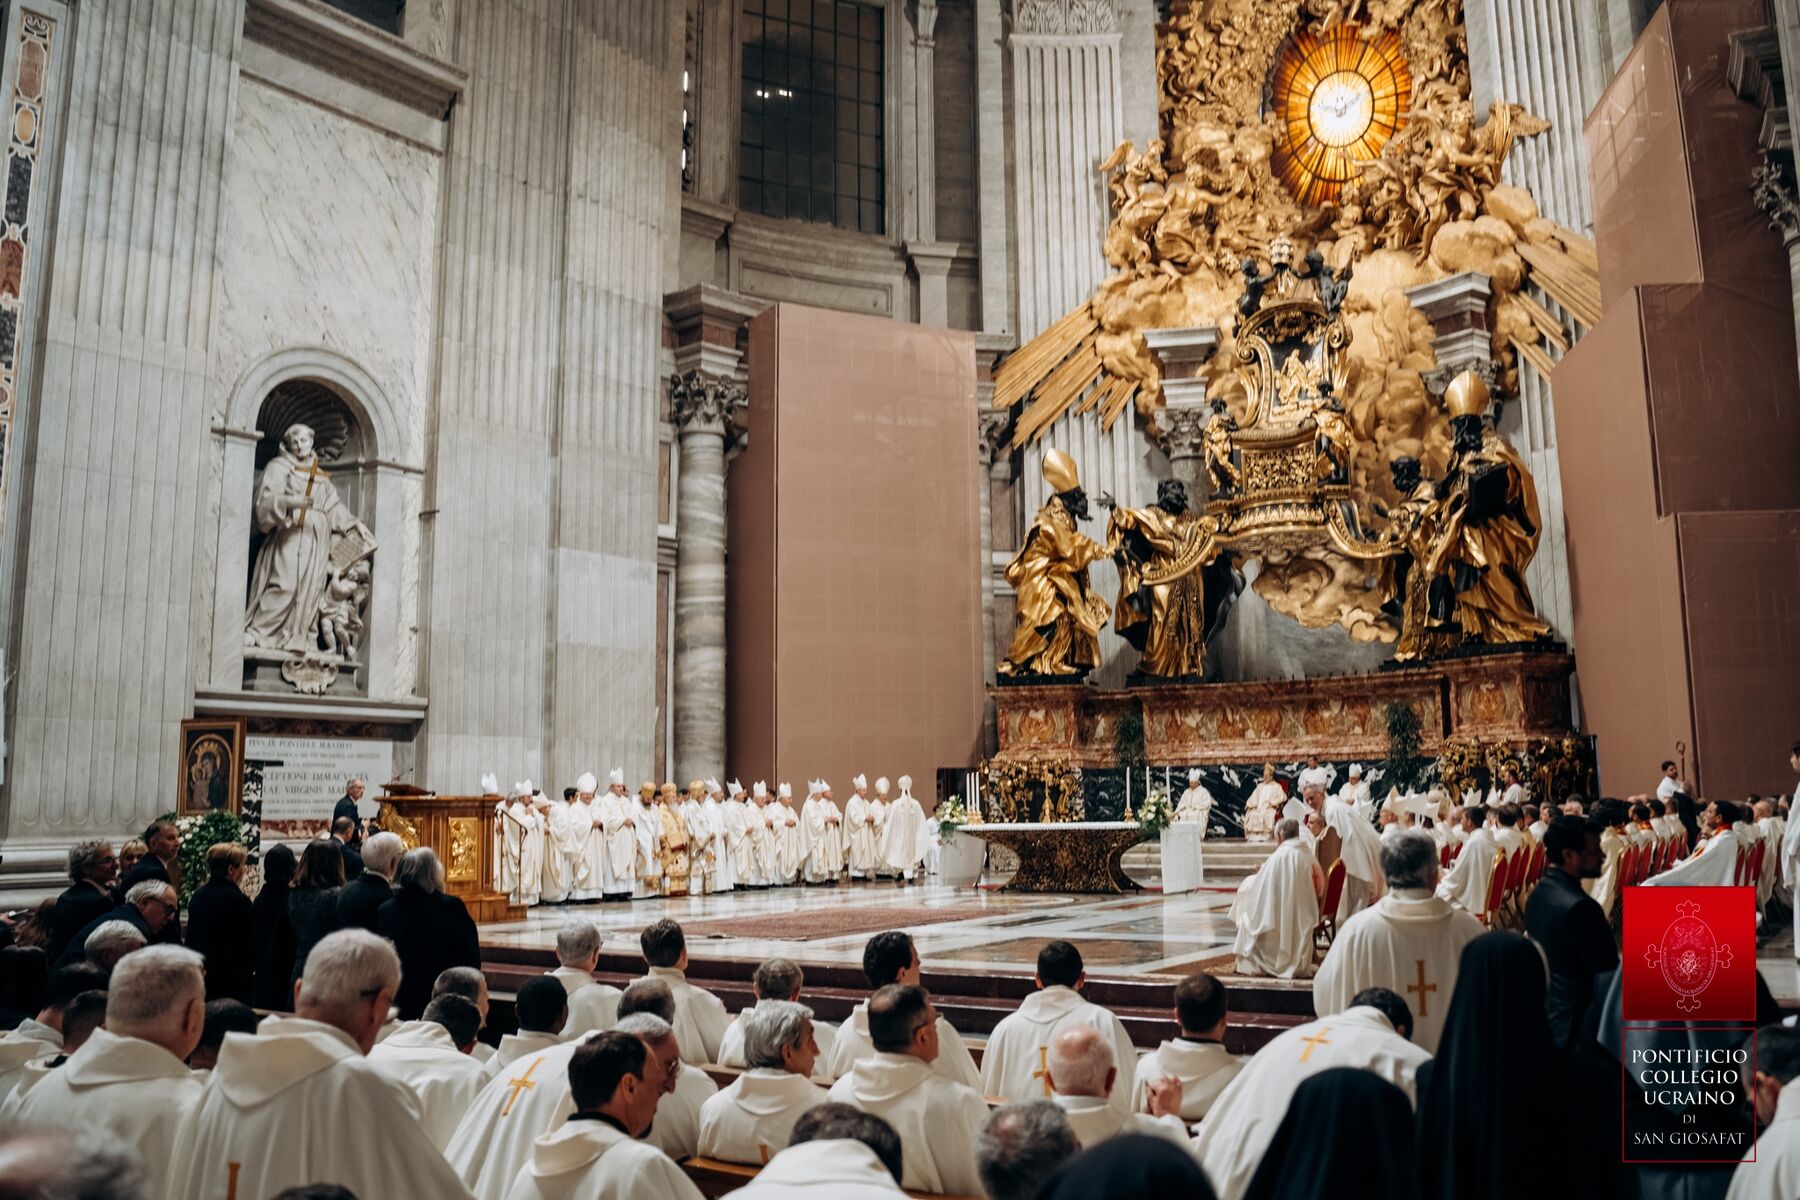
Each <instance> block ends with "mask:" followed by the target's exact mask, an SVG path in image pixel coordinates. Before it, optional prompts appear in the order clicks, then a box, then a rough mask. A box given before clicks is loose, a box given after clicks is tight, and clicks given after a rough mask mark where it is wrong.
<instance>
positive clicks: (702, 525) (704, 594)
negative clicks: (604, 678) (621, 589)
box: [669, 370, 746, 786]
mask: <svg viewBox="0 0 1800 1200" xmlns="http://www.w3.org/2000/svg"><path fill="white" fill-rule="evenodd" d="M745 398H746V397H745V389H744V385H743V383H741V382H740V381H738V380H736V379H733V378H731V377H729V376H720V375H714V374H709V373H707V372H705V371H701V370H691V371H687V372H685V373H683V374H678V375H676V376H674V377H673V378H672V379H671V380H670V381H669V415H670V419H671V420H672V421H673V422H674V425H675V430H676V437H677V438H678V439H679V444H680V455H681V457H680V465H679V467H678V473H677V475H676V488H675V525H676V529H677V530H678V531H679V539H678V541H677V542H676V548H675V629H674V636H673V638H672V640H671V649H672V652H673V654H674V659H675V671H674V674H675V688H674V696H673V697H672V698H671V704H672V705H673V707H674V710H675V714H674V715H675V753H674V760H675V777H676V778H677V779H678V780H680V781H681V783H682V785H683V786H685V785H686V783H687V781H688V780H690V779H705V778H708V777H715V778H716V777H718V776H719V775H720V774H721V773H722V772H723V771H724V770H725V443H726V438H727V435H728V433H729V432H730V431H731V429H732V419H731V418H732V413H733V412H734V411H735V410H736V409H738V408H741V407H743V405H744V403H745Z"/></svg>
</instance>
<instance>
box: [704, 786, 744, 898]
mask: <svg viewBox="0 0 1800 1200" xmlns="http://www.w3.org/2000/svg"><path fill="white" fill-rule="evenodd" d="M727 807H728V806H727V804H726V802H725V790H724V789H723V788H721V787H720V786H719V783H718V780H716V779H708V780H707V781H706V799H705V801H704V802H702V803H701V805H700V808H701V815H702V816H703V817H705V819H706V827H707V829H709V830H711V831H712V844H711V845H709V846H708V847H707V850H706V852H707V854H708V856H709V857H708V859H707V868H708V871H709V874H708V875H707V881H706V886H707V890H708V891H712V892H729V891H732V890H733V889H735V888H736V887H737V868H736V865H735V863H734V861H733V858H732V853H731V837H730V833H731V831H730V829H729V828H727V822H726V815H725V814H726V809H727Z"/></svg>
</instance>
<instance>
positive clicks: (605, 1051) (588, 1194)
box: [504, 1032, 700, 1200]
mask: <svg viewBox="0 0 1800 1200" xmlns="http://www.w3.org/2000/svg"><path fill="white" fill-rule="evenodd" d="M568 1082H569V1090H570V1095H571V1097H572V1099H573V1101H574V1104H575V1112H574V1113H572V1114H571V1115H570V1116H569V1117H568V1119H567V1120H566V1121H564V1122H562V1124H561V1125H560V1127H558V1128H557V1129H554V1130H552V1131H550V1132H548V1133H546V1134H544V1135H542V1136H540V1137H539V1138H537V1139H536V1141H535V1142H534V1143H533V1145H532V1147H531V1155H530V1160H529V1161H528V1162H527V1163H526V1165H525V1166H523V1167H522V1168H521V1169H520V1170H519V1173H518V1176H517V1177H516V1178H515V1179H514V1180H513V1183H512V1185H511V1186H510V1187H509V1188H508V1189H507V1191H506V1193H505V1196H504V1200H699V1197H700V1190H699V1189H698V1188H696V1187H695V1186H694V1185H693V1183H692V1182H691V1181H689V1179H688V1177H687V1175H686V1174H685V1173H683V1171H682V1170H681V1168H680V1167H678V1166H676V1165H675V1161H674V1160H673V1159H671V1158H670V1157H669V1156H668V1155H666V1154H664V1153H663V1152H662V1151H661V1150H658V1149H657V1148H656V1147H655V1146H652V1145H650V1144H649V1143H648V1142H645V1141H641V1140H639V1139H640V1138H642V1136H643V1135H644V1133H645V1131H646V1130H647V1129H649V1127H650V1122H651V1119H652V1118H653V1116H654V1115H655V1113H656V1105H657V1101H658V1100H659V1099H660V1098H661V1097H662V1095H663V1094H664V1092H665V1091H666V1090H667V1088H668V1086H669V1084H670V1081H669V1080H668V1078H667V1076H666V1075H665V1074H664V1072H663V1069H662V1064H661V1063H659V1062H658V1061H657V1059H656V1056H655V1055H654V1054H652V1053H650V1052H649V1050H648V1049H647V1048H646V1047H645V1045H644V1043H643V1042H642V1041H640V1040H639V1039H638V1038H636V1037H633V1036H632V1035H630V1034H626V1033H618V1032H613V1033H602V1034H598V1035H596V1036H595V1037H594V1038H593V1039H592V1040H591V1041H588V1042H584V1043H582V1044H581V1046H580V1047H578V1048H577V1049H576V1051H575V1053H574V1055H573V1057H572V1059H571V1061H570V1063H569V1067H568Z"/></svg>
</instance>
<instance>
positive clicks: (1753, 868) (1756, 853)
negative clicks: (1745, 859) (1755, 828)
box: [1744, 842, 1768, 887]
mask: <svg viewBox="0 0 1800 1200" xmlns="http://www.w3.org/2000/svg"><path fill="white" fill-rule="evenodd" d="M1767 845H1768V843H1767V842H1758V843H1756V845H1754V846H1752V847H1751V848H1750V878H1748V879H1746V880H1745V881H1744V882H1745V883H1748V884H1751V885H1752V886H1755V887H1761V886H1762V877H1763V850H1764V848H1765V847H1766V846H1767Z"/></svg>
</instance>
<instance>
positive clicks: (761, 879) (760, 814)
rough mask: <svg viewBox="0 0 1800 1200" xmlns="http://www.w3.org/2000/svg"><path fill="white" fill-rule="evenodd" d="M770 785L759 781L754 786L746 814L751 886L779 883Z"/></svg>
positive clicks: (762, 886) (759, 886)
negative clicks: (770, 808)
mask: <svg viewBox="0 0 1800 1200" xmlns="http://www.w3.org/2000/svg"><path fill="white" fill-rule="evenodd" d="M771 816H772V814H771V813H770V812H769V785H768V784H766V783H764V782H763V781H762V780H760V779H759V780H757V781H756V782H755V783H754V784H752V785H751V802H750V806H749V808H748V809H747V810H746V813H745V821H746V824H747V826H748V836H747V838H746V840H747V842H748V843H749V849H748V856H749V857H748V861H749V867H748V871H749V874H748V875H746V876H745V878H747V879H748V880H749V886H751V887H754V888H766V887H768V886H770V885H771V884H772V883H773V882H774V880H775V827H774V826H773V825H771V824H769V821H770V818H771Z"/></svg>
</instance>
